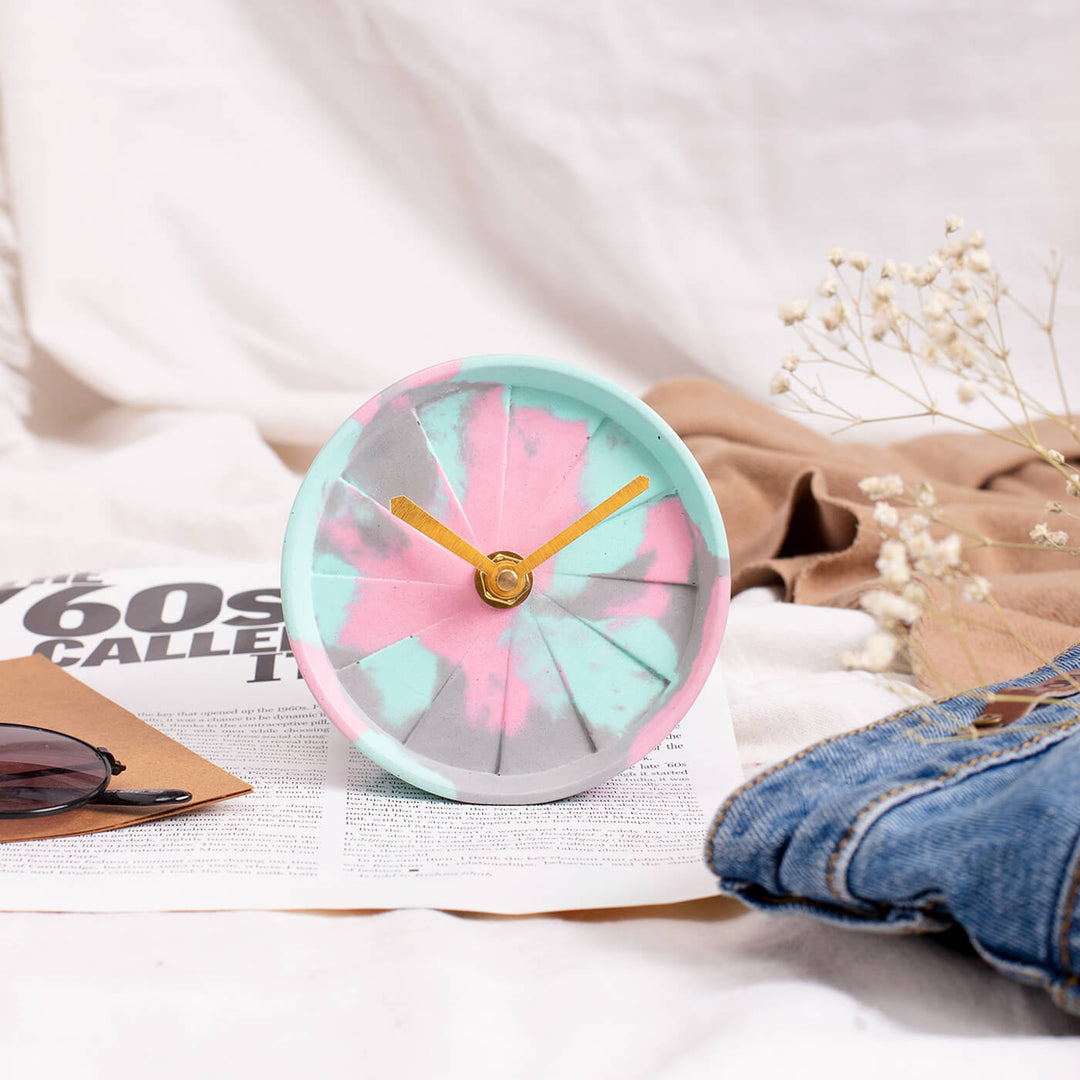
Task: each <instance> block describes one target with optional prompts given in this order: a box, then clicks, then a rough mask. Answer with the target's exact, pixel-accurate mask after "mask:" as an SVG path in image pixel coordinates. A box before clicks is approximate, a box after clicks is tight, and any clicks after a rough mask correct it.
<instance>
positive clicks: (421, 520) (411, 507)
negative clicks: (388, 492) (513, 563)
mask: <svg viewBox="0 0 1080 1080" xmlns="http://www.w3.org/2000/svg"><path fill="white" fill-rule="evenodd" d="M390 513H391V514H393V515H394V517H396V518H400V519H401V520H402V521H404V522H405V524H406V525H411V526H412V527H413V528H414V529H416V531H417V532H421V533H423V534H424V535H425V536H426V537H427V538H428V539H429V540H434V541H435V543H436V544H439V545H441V546H442V547H444V548H446V550H447V551H450V552H452V553H453V554H455V555H456V556H457V557H458V558H459V559H464V560H465V562H467V563H468V564H469V565H470V566H475V567H476V569H477V570H482V571H483V572H484V573H485V574H489V575H492V576H494V575H495V574H496V573H497V567H496V566H495V564H494V563H493V562H492V561H491V560H490V559H489V558H488V557H487V556H486V555H483V554H481V553H480V552H479V551H477V550H476V548H474V547H473V546H472V544H470V543H469V542H468V541H467V540H462V539H461V537H460V536H458V534H457V533H456V532H454V531H453V530H451V529H448V528H447V527H446V526H445V525H444V524H443V523H442V522H441V521H439V519H438V518H433V517H432V516H431V515H430V514H429V513H428V512H427V511H426V510H423V509H421V508H420V507H419V506H417V505H416V503H414V502H413V501H412V499H410V498H407V497H406V496H405V495H395V496H394V498H392V499H391V500H390Z"/></svg>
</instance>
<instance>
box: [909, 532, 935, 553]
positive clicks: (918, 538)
mask: <svg viewBox="0 0 1080 1080" xmlns="http://www.w3.org/2000/svg"><path fill="white" fill-rule="evenodd" d="M935 543H936V541H935V540H934V538H933V537H932V536H931V535H930V534H929V533H928V532H927V531H926V530H925V529H923V531H922V532H917V533H912V534H911V535H910V536H908V537H907V538H905V540H904V544H905V545H906V547H907V553H908V554H909V555H910V556H911V557H912V558H913V559H925V558H927V557H929V556H930V555H932V554H933V551H934V545H935Z"/></svg>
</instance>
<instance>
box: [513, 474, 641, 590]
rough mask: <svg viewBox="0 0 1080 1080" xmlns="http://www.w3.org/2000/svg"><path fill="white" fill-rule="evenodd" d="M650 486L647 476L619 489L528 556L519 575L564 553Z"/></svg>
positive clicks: (522, 562)
mask: <svg viewBox="0 0 1080 1080" xmlns="http://www.w3.org/2000/svg"><path fill="white" fill-rule="evenodd" d="M648 486H649V478H648V477H647V476H638V477H636V478H635V479H633V480H631V481H630V483H629V484H627V485H626V486H625V487H621V488H619V490H618V491H616V492H615V494H614V495H612V496H611V497H610V498H607V499H605V500H604V501H603V502H602V503H600V505H599V506H594V507H593V508H592V509H591V510H590V511H589V512H588V513H587V514H585V515H583V516H582V517H579V518H578V519H577V521H575V522H574V524H573V525H568V526H567V527H566V528H565V529H563V531H562V532H561V533H559V534H558V535H557V536H553V537H552V538H551V539H550V540H549V541H548V542H547V543H546V544H544V545H543V546H542V547H538V548H537V549H536V550H535V551H534V552H533V553H532V554H531V555H528V556H526V557H525V558H524V559H522V560H521V562H520V563H518V565H517V566H515V567H514V569H515V570H516V571H517V572H518V573H519V574H528V573H529V572H530V571H532V570H535V569H536V568H537V567H538V566H539V565H540V564H541V563H542V562H544V560H545V559H550V558H551V556H552V555H555V554H557V553H558V552H560V551H562V549H563V548H564V547H566V545H567V544H571V543H573V542H574V541H575V540H576V539H577V538H578V537H579V536H582V535H583V534H585V533H587V532H588V531H589V530H590V529H591V528H592V527H593V526H594V525H599V524H600V522H601V521H603V520H604V518H606V517H609V516H610V515H612V514H614V513H615V511H616V510H618V509H619V508H620V507H623V506H625V505H626V504H627V503H628V502H629V501H630V500H631V499H633V498H636V497H637V496H638V495H640V494H641V493H642V492H643V491H644V490H645V489H646V488H647V487H648Z"/></svg>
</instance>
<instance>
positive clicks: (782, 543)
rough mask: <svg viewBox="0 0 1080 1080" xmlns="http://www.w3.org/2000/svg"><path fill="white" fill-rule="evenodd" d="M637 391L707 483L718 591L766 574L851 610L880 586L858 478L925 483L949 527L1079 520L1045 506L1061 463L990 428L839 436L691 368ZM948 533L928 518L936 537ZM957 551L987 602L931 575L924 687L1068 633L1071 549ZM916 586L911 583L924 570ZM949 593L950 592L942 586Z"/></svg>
mask: <svg viewBox="0 0 1080 1080" xmlns="http://www.w3.org/2000/svg"><path fill="white" fill-rule="evenodd" d="M646 401H648V402H649V404H650V405H652V407H653V408H654V409H656V410H657V411H658V412H659V413H660V414H661V416H663V417H664V418H665V419H666V420H667V421H668V423H669V424H671V426H672V427H673V428H674V429H675V430H676V431H677V432H678V433H679V434H680V435H681V436H682V437H683V439H685V440H686V443H687V445H688V446H689V447H690V450H691V451H692V452H693V454H694V456H695V457H696V458H697V460H698V461H699V462H700V464H701V467H702V468H703V469H704V470H705V474H706V476H707V477H708V478H709V481H710V483H711V484H712V488H713V491H714V492H715V494H716V499H717V502H718V503H719V504H720V511H721V513H722V514H723V517H724V524H725V526H726V528H727V534H728V543H729V545H730V548H731V564H732V589H733V591H734V592H738V591H740V590H742V589H746V588H749V587H750V586H753V585H763V584H777V585H781V586H782V587H783V589H784V594H785V598H786V599H787V600H790V601H793V602H795V603H798V604H822V605H830V606H835V607H856V606H857V605H858V600H859V597H860V595H861V594H862V593H864V592H866V591H868V590H869V589H872V588H879V587H881V583H880V581H879V575H878V572H877V570H876V568H875V562H876V560H877V558H878V553H879V549H880V546H881V542H882V539H883V533H882V530H881V529H880V527H879V526H878V525H877V523H876V522H875V521H874V518H873V510H874V504H873V503H871V502H870V501H869V500H868V499H867V498H866V496H865V495H864V494H863V493H862V492H861V491H860V490H859V486H858V484H859V481H860V480H862V479H864V478H865V477H868V476H881V475H884V474H888V473H898V474H899V475H900V476H901V477H903V479H904V480H905V481H907V482H908V483H911V484H917V483H919V482H920V481H923V480H928V481H930V483H931V484H932V485H933V488H934V493H935V496H936V503H937V506H938V508H939V510H940V511H941V512H942V513H943V514H947V515H948V518H949V519H950V521H951V522H952V523H953V526H954V528H955V529H957V530H958V531H962V532H965V533H970V534H972V535H975V536H985V537H990V538H992V539H994V540H995V541H1003V542H1006V543H1009V542H1015V543H1023V544H1027V545H1030V543H1031V541H1030V538H1029V535H1028V534H1029V531H1030V530H1031V528H1032V526H1033V525H1034V524H1035V523H1036V522H1039V521H1043V520H1048V521H1049V524H1050V528H1051V529H1055V530H1057V529H1064V530H1066V531H1070V525H1076V526H1077V528H1076V529H1074V530H1072V531H1074V532H1075V534H1076V535H1075V536H1072V537H1071V538H1070V543H1073V542H1080V522H1073V521H1072V520H1071V519H1069V518H1067V517H1065V515H1056V516H1054V517H1050V518H1047V517H1046V514H1045V511H1044V509H1043V508H1044V505H1045V503H1046V502H1047V501H1048V500H1051V499H1056V500H1060V501H1062V502H1063V503H1068V502H1075V503H1076V510H1077V511H1078V512H1080V499H1077V500H1071V499H1068V498H1067V497H1066V495H1065V493H1064V490H1063V483H1062V479H1061V477H1060V475H1059V474H1058V473H1057V472H1055V471H1054V470H1053V469H1052V468H1051V467H1050V466H1049V465H1047V464H1046V463H1045V462H1043V461H1041V460H1039V459H1038V458H1036V457H1035V456H1034V455H1033V454H1031V452H1030V451H1025V450H1024V449H1023V448H1021V447H1017V446H1013V445H1011V444H1009V443H1006V442H1004V441H1002V440H1000V439H998V438H995V437H994V436H992V435H982V434H975V435H963V434H945V435H929V436H926V437H923V438H918V439H912V440H910V441H908V442H902V443H897V444H895V445H892V446H870V445H866V444H859V443H850V442H840V441H836V440H833V439H830V438H828V437H827V436H824V435H819V434H817V433H816V432H813V431H810V430H809V429H808V428H806V427H804V426H803V425H801V424H799V423H798V422H796V421H795V420H793V419H791V418H790V417H789V416H786V415H784V414H783V413H780V412H778V411H777V410H775V409H773V408H771V407H769V406H768V405H764V404H761V403H758V402H755V401H752V400H750V399H748V398H745V397H743V396H742V395H740V394H738V393H736V392H735V391H732V390H729V389H726V388H725V387H723V386H720V385H719V384H717V383H713V382H710V381H708V380H704V379H679V380H674V381H671V382H667V383H663V384H661V385H660V386H658V387H656V388H655V389H653V390H652V391H651V392H650V393H649V394H648V395H647V396H646ZM1036 430H1037V432H1038V436H1039V438H1040V440H1041V441H1042V442H1043V445H1045V446H1047V447H1048V448H1051V449H1054V448H1056V449H1060V450H1061V451H1062V453H1065V454H1066V455H1069V454H1070V453H1071V455H1072V456H1074V457H1075V456H1076V451H1075V448H1067V444H1066V441H1065V437H1064V432H1063V431H1062V429H1061V428H1060V427H1058V426H1056V425H1053V424H1051V423H1049V422H1042V423H1041V424H1037V425H1036ZM945 531H947V530H944V529H941V528H937V529H936V531H935V535H943V534H944V532H945ZM964 560H965V562H966V563H967V564H968V565H969V566H970V568H971V570H972V571H973V572H974V573H976V574H979V575H981V576H983V577H986V578H987V579H989V581H990V583H991V589H992V592H991V595H992V597H993V599H994V602H995V604H996V605H997V610H995V608H994V606H992V605H991V604H988V603H978V604H974V603H966V602H963V601H962V600H960V599H959V598H958V597H955V596H954V597H950V596H949V595H948V593H947V591H946V590H944V589H943V588H941V587H940V586H937V585H935V584H934V583H933V582H931V583H930V592H931V599H932V601H933V603H932V604H931V605H930V609H928V613H927V614H924V615H923V616H922V617H920V618H919V620H918V621H917V623H916V624H915V627H914V629H913V632H912V635H911V659H912V669H913V671H914V674H915V676H916V679H917V681H918V683H919V685H920V686H921V687H922V688H923V689H925V690H927V691H928V692H929V693H931V694H935V695H937V694H942V693H946V692H954V691H956V690H960V689H964V688H967V687H970V686H975V685H980V684H982V683H986V682H993V681H997V680H1001V679H1007V678H1013V677H1015V676H1017V675H1021V674H1023V673H1025V672H1027V671H1030V670H1031V669H1032V668H1035V667H1037V666H1039V665H1040V664H1041V663H1043V662H1044V661H1045V660H1046V659H1048V658H1050V657H1052V656H1053V655H1054V654H1056V653H1058V652H1060V651H1061V650H1062V649H1065V648H1068V647H1069V646H1070V645H1072V644H1074V643H1075V642H1076V640H1077V639H1080V560H1078V559H1077V558H1076V557H1075V556H1071V555H1069V554H1067V553H1065V552H1060V551H1052V550H1047V549H1041V548H1040V549H1032V548H1031V547H1023V548H1009V547H997V546H982V545H980V544H979V543H978V541H976V540H972V539H969V538H967V537H965V544H964ZM924 584H926V583H925V582H924ZM954 591H955V590H954Z"/></svg>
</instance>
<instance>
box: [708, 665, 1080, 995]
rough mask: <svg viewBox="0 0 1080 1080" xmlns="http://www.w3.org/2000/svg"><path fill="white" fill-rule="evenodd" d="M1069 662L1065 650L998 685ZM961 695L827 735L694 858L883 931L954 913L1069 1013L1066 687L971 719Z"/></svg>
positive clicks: (1074, 937)
mask: <svg viewBox="0 0 1080 1080" xmlns="http://www.w3.org/2000/svg"><path fill="white" fill-rule="evenodd" d="M1078 663H1080V647H1074V648H1073V649H1071V650H1069V651H1068V652H1067V653H1064V654H1062V656H1061V657H1059V658H1057V660H1056V661H1055V664H1054V665H1052V666H1048V667H1047V668H1043V669H1040V670H1039V671H1037V672H1033V673H1032V674H1031V675H1030V676H1028V677H1026V678H1025V679H1022V680H1014V681H1013V682H1011V683H1009V684H1008V685H1009V686H1010V687H1020V686H1024V685H1028V686H1031V685H1034V684H1036V683H1040V682H1042V680H1044V679H1046V678H1047V677H1049V676H1050V675H1052V674H1053V671H1054V669H1055V668H1063V669H1070V668H1075V667H1077V665H1078ZM1003 686H1004V684H996V685H995V686H992V687H987V688H984V689H983V690H980V691H971V692H968V693H965V694H961V695H958V696H956V697H952V698H948V699H945V700H942V701H937V702H932V703H929V704H926V705H921V706H918V707H915V708H912V709H907V710H904V711H902V712H898V713H895V714H893V715H892V716H889V717H886V718H884V719H883V720H879V721H876V722H874V723H873V724H870V725H868V726H867V727H865V728H861V729H859V730H856V731H853V732H848V733H845V734H843V735H839V736H834V737H833V738H831V739H827V740H825V741H823V742H821V743H817V744H816V745H814V746H811V747H809V748H807V749H806V750H803V751H800V752H799V753H798V754H796V755H794V756H793V757H791V758H789V759H788V760H787V761H785V762H782V763H780V764H779V765H777V766H774V767H773V768H771V769H768V770H766V771H765V772H764V773H762V774H761V775H759V776H757V777H755V778H754V779H753V780H751V781H750V782H749V783H747V784H746V785H744V786H743V787H742V788H741V789H739V791H737V792H736V793H735V794H734V795H733V796H732V797H731V798H730V799H729V800H728V802H727V803H726V804H725V805H724V806H723V807H722V808H721V810H720V812H719V813H718V815H717V818H716V821H715V824H714V826H713V829H712V832H711V834H710V836H709V841H708V849H707V856H708V859H709V862H710V864H711V866H712V868H713V870H714V871H715V872H716V874H717V875H718V876H719V878H720V888H721V891H723V892H726V893H729V894H733V895H736V896H738V897H740V898H741V899H742V900H743V901H744V902H746V903H747V904H749V905H751V906H754V907H758V908H765V909H771V910H785V911H798V912H803V913H808V914H812V915H816V916H818V917H820V918H824V919H829V920H831V921H834V922H839V923H843V924H845V925H850V926H860V927H864V928H867V929H876V930H879V931H893V932H905V931H907V932H911V931H936V930H945V929H947V928H949V927H951V926H953V925H956V924H958V925H960V926H962V927H963V928H964V930H965V931H966V933H967V935H968V937H969V938H970V939H971V942H972V944H973V945H974V947H975V948H976V949H977V950H978V951H979V952H980V953H981V954H982V955H983V956H984V957H985V958H986V959H987V960H988V961H990V962H991V963H992V964H994V965H995V967H997V968H999V969H1000V970H1001V971H1003V972H1004V973H1006V974H1008V975H1010V976H1011V977H1013V978H1017V979H1020V980H1022V981H1025V982H1029V983H1036V984H1039V985H1042V986H1044V987H1046V988H1047V989H1048V990H1049V991H1050V993H1051V994H1052V995H1053V997H1054V1000H1055V1001H1056V1003H1057V1004H1058V1005H1059V1006H1060V1007H1062V1008H1064V1009H1066V1010H1067V1011H1070V1012H1075V1013H1077V1014H1080V987H1078V981H1080V980H1078V977H1077V973H1078V972H1080V911H1078V904H1080V697H1077V698H1074V699H1071V700H1064V701H1053V702H1049V703H1047V704H1041V705H1039V706H1038V707H1036V708H1034V709H1033V710H1032V711H1031V712H1030V713H1028V715H1026V716H1024V717H1022V718H1021V719H1019V720H1017V721H1015V722H1014V723H1011V724H1009V725H1008V726H1005V727H1002V728H1000V729H998V730H982V731H977V730H976V729H974V728H973V727H972V722H973V721H974V720H976V719H977V718H978V717H979V714H980V713H981V712H982V710H983V706H984V705H985V703H986V700H987V697H988V696H989V693H990V692H992V691H993V690H995V689H1000V688H1002V687H1003Z"/></svg>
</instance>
